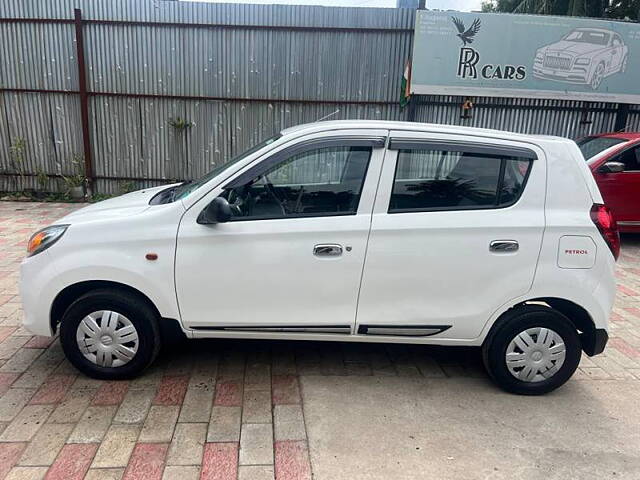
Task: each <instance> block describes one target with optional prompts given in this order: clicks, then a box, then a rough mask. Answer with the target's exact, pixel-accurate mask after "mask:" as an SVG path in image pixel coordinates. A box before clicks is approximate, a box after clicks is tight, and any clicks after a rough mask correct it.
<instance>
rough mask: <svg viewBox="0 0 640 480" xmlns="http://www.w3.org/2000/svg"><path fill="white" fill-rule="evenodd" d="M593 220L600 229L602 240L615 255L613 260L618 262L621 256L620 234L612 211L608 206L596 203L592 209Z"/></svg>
mask: <svg viewBox="0 0 640 480" xmlns="http://www.w3.org/2000/svg"><path fill="white" fill-rule="evenodd" d="M591 220H593V223H595V225H596V227H598V230H599V231H600V234H601V235H602V238H604V241H605V242H606V243H607V245H608V246H609V249H610V250H611V253H613V258H615V259H616V260H617V259H618V257H619V256H620V234H619V233H618V224H617V223H616V219H615V218H613V214H612V213H611V210H609V208H608V207H607V206H606V205H601V204H598V203H596V204H594V205H593V207H591Z"/></svg>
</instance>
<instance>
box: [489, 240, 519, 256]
mask: <svg viewBox="0 0 640 480" xmlns="http://www.w3.org/2000/svg"><path fill="white" fill-rule="evenodd" d="M518 248H520V245H519V244H518V242H517V241H515V240H494V241H493V242H491V243H490V244H489V250H491V251H492V252H496V253H509V252H517V251H518Z"/></svg>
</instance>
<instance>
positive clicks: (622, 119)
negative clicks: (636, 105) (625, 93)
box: [613, 103, 629, 132]
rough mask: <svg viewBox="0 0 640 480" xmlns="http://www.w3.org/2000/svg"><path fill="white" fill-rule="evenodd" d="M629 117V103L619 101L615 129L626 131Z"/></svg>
mask: <svg viewBox="0 0 640 480" xmlns="http://www.w3.org/2000/svg"><path fill="white" fill-rule="evenodd" d="M628 117H629V104H628V103H619V104H618V110H617V111H616V123H615V124H614V127H613V130H614V131H615V132H624V131H625V130H626V128H627V118H628Z"/></svg>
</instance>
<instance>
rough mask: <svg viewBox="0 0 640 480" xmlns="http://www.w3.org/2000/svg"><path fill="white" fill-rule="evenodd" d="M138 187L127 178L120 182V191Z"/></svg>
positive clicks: (127, 191)
mask: <svg viewBox="0 0 640 480" xmlns="http://www.w3.org/2000/svg"><path fill="white" fill-rule="evenodd" d="M137 189H138V188H137V187H136V182H134V181H132V180H129V181H128V182H127V181H122V182H120V193H121V194H125V193H130V192H134V191H136V190H137Z"/></svg>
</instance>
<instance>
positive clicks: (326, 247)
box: [313, 243, 342, 257]
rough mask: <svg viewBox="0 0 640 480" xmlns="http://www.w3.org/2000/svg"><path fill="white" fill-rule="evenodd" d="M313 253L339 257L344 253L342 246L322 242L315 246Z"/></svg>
mask: <svg viewBox="0 0 640 480" xmlns="http://www.w3.org/2000/svg"><path fill="white" fill-rule="evenodd" d="M313 254H314V255H315V256H316V257H339V256H340V255H342V246H341V245H335V244H330V243H326V244H324V243H323V244H320V245H316V246H315V247H313Z"/></svg>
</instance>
